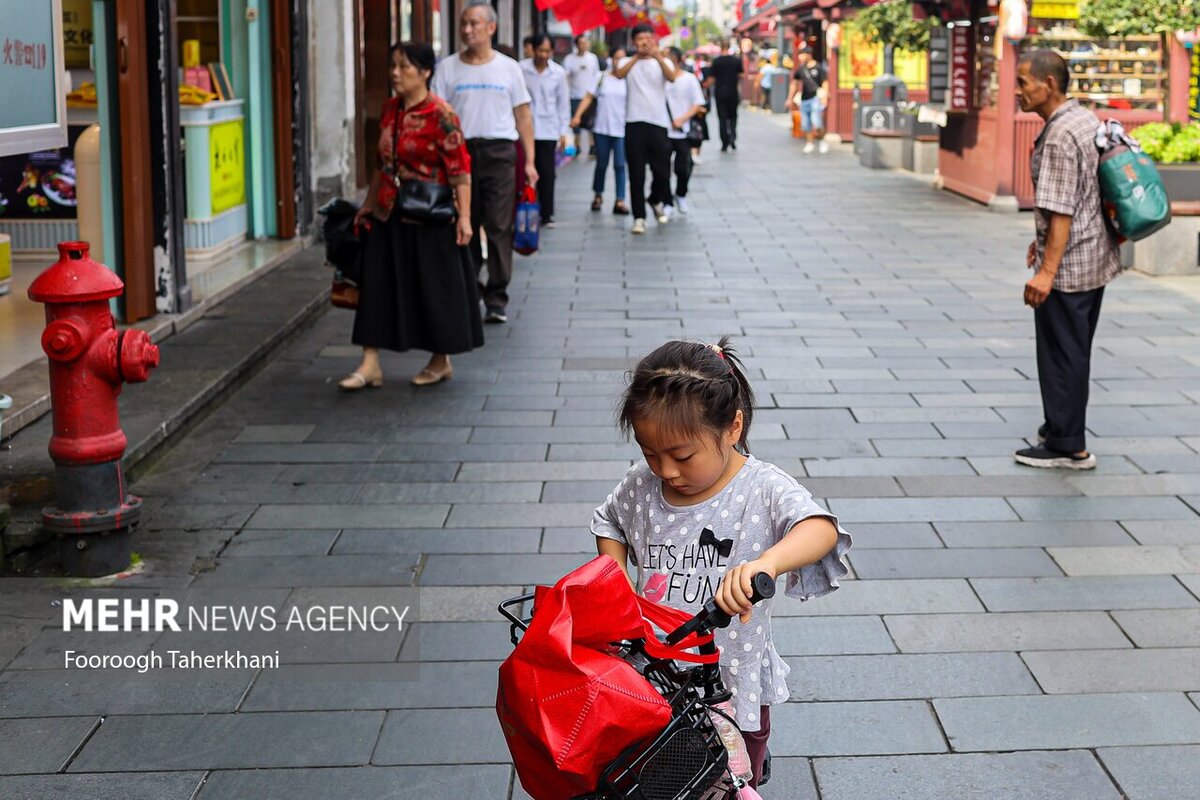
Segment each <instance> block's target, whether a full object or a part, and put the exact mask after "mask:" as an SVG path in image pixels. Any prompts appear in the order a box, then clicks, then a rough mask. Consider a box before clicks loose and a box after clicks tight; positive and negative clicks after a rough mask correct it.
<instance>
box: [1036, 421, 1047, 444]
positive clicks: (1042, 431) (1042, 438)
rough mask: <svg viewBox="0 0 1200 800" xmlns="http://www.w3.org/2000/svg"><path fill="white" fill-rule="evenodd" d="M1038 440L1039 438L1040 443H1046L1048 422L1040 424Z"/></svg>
mask: <svg viewBox="0 0 1200 800" xmlns="http://www.w3.org/2000/svg"><path fill="white" fill-rule="evenodd" d="M1037 440H1038V444H1045V443H1046V424H1045V423H1042V424H1041V425H1038V436H1037Z"/></svg>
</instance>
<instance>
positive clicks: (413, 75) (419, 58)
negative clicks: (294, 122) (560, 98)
mask: <svg viewBox="0 0 1200 800" xmlns="http://www.w3.org/2000/svg"><path fill="white" fill-rule="evenodd" d="M390 60H391V81H392V88H393V90H394V91H395V93H396V96H395V97H392V98H391V99H389V100H387V101H386V102H385V103H384V104H383V112H382V113H381V114H380V122H381V128H382V129H381V131H380V134H379V144H378V148H379V163H380V165H381V166H380V169H378V170H376V172H375V174H374V176H373V177H372V179H371V188H370V191H368V193H367V200H366V202H365V203H364V204H363V206H362V208H360V209H359V211H358V214H357V215H356V217H355V224H356V225H364V224H366V225H369V226H370V231H369V233H368V234H367V237H366V243H365V253H364V256H363V265H362V275H361V277H360V279H359V304H358V310H357V312H356V313H355V315H354V333H353V341H354V343H355V344H357V345H361V346H362V348H363V355H362V362H361V363H360V364H359V365H358V368H357V369H355V370H354V371H353V372H351V373H350V374H349V375H347V376H346V377H345V378H344V379H343V380H342V381H341V382H340V383H339V384H338V386H340V387H341V388H342V389H344V390H346V391H357V390H359V389H365V388H367V387H377V386H382V385H383V369H382V367H381V366H380V364H379V351H380V349H381V348H382V349H387V350H396V351H399V352H403V351H405V350H410V349H417V350H428V351H430V352H431V353H432V355H431V356H430V358H429V363H428V364H426V365H425V368H424V369H422V370H421V371H420V372H418V373H417V375H416V377H414V378H413V379H412V382H413V383H414V384H416V385H417V386H428V385H431V384H435V383H441V382H442V381H444V380H447V379H449V378H450V377H451V376H452V375H453V374H454V368H453V367H452V366H451V364H450V355H451V354H454V353H465V352H467V351H469V350H471V349H473V348H476V347H482V346H483V326H482V325H481V324H480V321H479V294H478V291H477V289H476V286H475V280H476V279H475V269H474V265H473V264H472V262H471V256H470V253H469V252H468V251H467V247H466V245H467V243H468V242H469V241H470V240H471V238H472V229H471V161H470V157H469V156H468V154H467V147H466V144H465V142H464V140H463V134H462V129H461V128H460V127H459V123H458V118H457V117H456V116H455V114H454V111H453V110H452V109H451V108H450V106H449V105H448V104H447V103H446V101H445V100H442V99H441V98H440V97H437V96H435V95H433V94H431V93H430V91H429V81H430V78H431V77H432V76H433V73H434V61H435V58H434V53H433V48H432V47H430V46H429V45H427V44H424V43H421V42H405V43H403V44H398V45H394V46H393V47H392V48H391V53H390ZM406 181H423V182H426V183H435V184H438V185H443V186H451V187H453V192H454V202H455V205H456V207H457V209H458V220H457V222H456V223H455V224H422V223H420V222H416V221H414V220H412V219H407V218H405V217H404V216H403V215H402V213H401V212H400V210H399V209H398V208H396V196H397V191H398V189H399V187H400V185H401V184H403V183H404V182H406Z"/></svg>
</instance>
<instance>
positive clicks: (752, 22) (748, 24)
mask: <svg viewBox="0 0 1200 800" xmlns="http://www.w3.org/2000/svg"><path fill="white" fill-rule="evenodd" d="M777 16H779V9H777V8H768V9H764V10H763V11H760V12H758V13H757V14H755V15H754V16H753V17H751V18H750V19H744V20H742V21H741V22H739V23H738V24H737V26H736V27H735V28H734V29H733V31H734V33H737V34H743V33H748V32H750V31H752V30H757V29H758V28H759V26H760V25H762V24H763V23H764V22H774V21H775V17H777Z"/></svg>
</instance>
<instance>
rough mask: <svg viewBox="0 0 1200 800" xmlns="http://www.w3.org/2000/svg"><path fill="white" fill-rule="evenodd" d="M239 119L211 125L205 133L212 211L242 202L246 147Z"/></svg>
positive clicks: (225, 208) (244, 200)
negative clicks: (207, 133) (206, 133)
mask: <svg viewBox="0 0 1200 800" xmlns="http://www.w3.org/2000/svg"><path fill="white" fill-rule="evenodd" d="M244 138H245V137H244V135H243V127H242V120H240V119H235V120H230V121H229V122H222V123H219V124H217V125H213V126H212V128H211V129H210V133H209V145H208V146H209V151H210V156H209V157H210V159H211V162H210V165H209V166H210V172H209V180H210V181H211V184H210V190H211V192H212V212H213V213H214V214H220V213H221V212H222V211H227V210H229V209H231V208H233V207H234V206H238V205H241V204H242V203H244V202H246V150H245V144H244Z"/></svg>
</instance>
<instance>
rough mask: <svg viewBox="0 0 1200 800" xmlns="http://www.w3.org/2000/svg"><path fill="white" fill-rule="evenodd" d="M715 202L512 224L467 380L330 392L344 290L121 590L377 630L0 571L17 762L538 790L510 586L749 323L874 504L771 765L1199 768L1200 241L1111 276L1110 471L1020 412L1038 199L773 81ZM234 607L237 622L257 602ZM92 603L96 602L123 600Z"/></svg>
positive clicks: (875, 774) (236, 794)
mask: <svg viewBox="0 0 1200 800" xmlns="http://www.w3.org/2000/svg"><path fill="white" fill-rule="evenodd" d="M745 117H746V119H745V120H744V122H743V126H742V127H743V136H742V140H741V149H740V150H739V151H737V152H736V153H731V154H727V155H724V156H722V155H721V154H719V153H717V152H716V151H715V149H714V148H711V147H710V148H706V153H705V158H704V163H703V164H702V165H700V166H699V167H698V168H697V171H696V176H695V178H694V180H693V182H692V185H693V191H692V194H691V197H690V198H689V199H690V201H691V205H692V207H693V208H694V211H693V212H692V213H691V214H689V215H687V216H680V217H677V218H676V220H674V221H673V222H672V223H671V224H670V225H669V226H668V227H666V228H659V227H657V226H655V225H654V223H653V222H651V224H650V229H649V231H648V232H647V234H646V235H645V236H640V237H635V236H631V235H629V233H628V231H627V226H628V221H627V220H623V219H621V218H617V217H613V216H611V215H609V214H608V213H602V214H592V213H590V212H589V211H588V210H587V204H588V203H589V201H590V199H591V196H590V190H589V187H590V172H591V164H590V163H589V162H586V161H584V162H582V163H575V164H572V165H569V166H567V167H566V168H564V170H563V171H562V173H561V177H560V181H559V193H560V199H559V205H560V212H559V215H558V221H559V225H558V227H557V228H556V229H554V230H551V231H546V232H545V233H544V234H543V235H544V250H543V252H541V253H540V254H538V255H537V256H536V257H533V258H528V259H526V258H522V259H519V260H518V262H517V274H516V278H515V282H514V284H513V287H512V294H513V302H512V306H511V308H510V318H511V322H510V324H508V325H507V326H503V327H496V326H489V327H488V328H487V330H486V335H487V345H486V347H484V348H483V349H481V350H479V351H476V352H475V353H472V354H470V355H466V356H462V357H455V369H456V374H455V378H454V380H452V381H450V382H449V383H447V384H444V385H441V386H437V387H434V388H431V389H424V390H416V389H414V388H412V387H410V386H409V385H408V383H407V377H408V376H409V375H410V374H411V373H413V372H415V371H416V370H417V369H418V368H419V367H420V366H421V365H422V364H423V360H424V354H419V353H412V354H406V355H394V354H392V355H387V356H385V358H384V365H385V369H386V371H387V383H386V385H385V386H384V388H383V389H381V390H378V391H370V392H362V393H358V394H356V395H345V394H339V393H338V392H337V391H336V389H335V386H334V381H336V380H337V379H338V378H340V377H341V376H342V375H343V374H344V373H345V372H347V371H348V370H349V369H350V368H352V367H353V366H354V364H355V363H356V361H355V356H356V351H355V348H353V347H350V346H348V342H349V330H350V323H351V318H350V315H348V314H346V313H344V312H339V311H329V312H328V313H326V314H324V315H323V316H321V317H320V318H319V319H318V320H316V321H315V323H314V324H312V325H311V326H310V327H309V328H307V329H306V330H304V331H302V332H301V333H300V334H299V335H298V336H297V337H296V338H295V339H294V340H293V341H292V342H291V343H290V345H289V346H287V347H286V348H285V349H284V350H283V351H281V353H280V354H279V355H278V356H277V357H275V358H274V359H273V360H272V361H271V363H269V364H268V365H267V366H266V367H265V368H264V369H263V371H262V372H261V373H260V374H258V375H257V376H256V377H254V378H253V379H252V380H251V381H250V382H249V383H248V384H247V385H246V386H244V387H243V388H242V389H241V390H240V391H238V392H237V393H236V394H234V395H233V396H232V397H231V398H230V399H229V400H228V401H227V402H226V403H225V404H224V405H223V406H221V407H220V408H218V409H216V410H215V411H214V413H212V414H211V416H209V417H208V418H207V419H205V420H204V421H203V422H202V423H201V424H200V425H199V426H198V427H197V428H196V429H195V430H194V431H192V432H191V433H190V434H189V435H188V437H187V438H186V439H185V440H183V441H182V442H181V443H179V444H178V446H176V447H174V448H173V449H172V450H171V451H170V452H168V453H165V454H164V455H163V456H162V457H161V458H160V460H159V461H158V463H157V464H156V465H155V466H154V468H153V469H152V470H150V471H149V472H148V473H147V474H146V475H145V476H144V477H142V478H141V479H140V480H139V481H138V483H137V484H136V486H135V490H136V491H138V492H139V493H140V494H142V495H143V496H144V497H145V498H146V502H147V514H146V519H145V525H144V526H143V528H142V529H141V530H140V531H139V532H138V534H137V537H138V538H137V543H136V549H137V550H138V552H139V553H140V554H141V555H142V557H143V558H144V569H143V571H142V572H140V573H139V574H136V575H134V576H132V577H130V578H128V579H125V580H123V581H121V582H120V583H119V585H118V586H116V587H111V588H109V589H107V590H106V591H107V594H108V595H110V596H118V597H120V596H132V597H138V598H140V597H152V596H155V595H164V596H174V595H175V594H176V593H179V592H181V591H183V590H191V591H194V592H197V593H201V592H202V593H203V597H205V598H208V600H209V601H210V602H226V603H235V602H247V598H251V599H252V601H253V602H254V603H257V604H259V605H263V604H272V605H275V606H278V607H281V608H293V607H294V608H311V607H312V606H314V605H319V604H321V603H326V604H329V603H346V604H364V603H375V602H389V603H395V602H406V601H403V600H402V599H400V600H398V599H397V598H403V597H407V596H409V595H405V594H404V591H405V590H406V589H407V591H408V592H410V593H412V592H414V589H413V588H412V587H416V590H415V591H416V593H417V594H419V598H420V603H419V610H417V611H415V613H419V615H420V616H419V618H420V620H421V621H420V622H419V623H418V624H415V625H411V624H410V625H407V626H406V627H405V628H404V629H403V631H400V632H398V631H395V630H392V631H389V632H387V633H372V632H366V633H363V632H359V633H352V634H337V635H334V634H323V633H322V632H320V631H310V632H308V633H305V634H291V633H288V634H286V635H284V634H280V633H275V634H271V633H256V634H254V635H253V636H249V637H248V638H247V635H246V634H235V633H229V634H227V635H224V636H211V635H210V636H209V637H208V638H205V639H203V640H201V637H197V636H196V635H194V634H190V633H187V632H184V633H172V632H167V633H163V634H161V635H160V634H157V633H136V634H133V633H131V634H97V633H91V634H89V633H81V632H71V633H64V632H63V631H62V630H61V625H60V622H59V619H60V617H59V615H60V610H59V608H58V606H57V605H55V602H56V601H57V600H60V599H61V598H63V597H64V596H74V595H78V594H81V593H82V591H83V589H82V588H80V587H77V586H69V585H63V584H59V583H55V582H50V581H33V580H20V579H11V578H10V579H4V580H0V669H2V670H3V672H0V797H2V798H6V800H7V799H8V798H21V799H24V798H39V799H40V800H44V799H45V798H77V797H89V798H122V799H123V800H127V799H128V798H153V799H154V800H177V799H178V800H223V798H239V799H245V798H254V799H258V798H289V799H290V798H322V799H323V800H324V799H325V798H355V800H370V799H373V798H379V799H380V800H382V798H393V799H396V798H412V799H413V800H415V799H416V798H422V800H424V798H430V797H455V798H472V799H474V798H479V800H519V799H520V798H526V797H527V795H526V794H525V793H524V792H523V790H522V789H521V787H520V785H519V783H518V782H516V780H515V775H514V771H513V769H512V767H511V764H510V762H509V759H508V756H507V751H506V749H505V747H504V742H503V739H502V737H501V735H500V731H499V727H498V725H497V723H496V719H495V714H494V711H493V709H492V705H493V702H494V693H495V680H496V668H497V666H498V664H499V662H500V661H501V660H502V659H503V658H504V657H505V656H506V655H507V654H508V653H509V652H510V651H511V644H510V642H509V640H508V629H507V627H506V626H505V625H504V624H502V623H501V621H500V618H499V617H498V615H497V614H496V611H495V606H496V604H497V602H499V601H500V600H502V599H504V598H506V597H509V596H512V595H515V594H519V593H521V591H522V590H523V589H524V588H526V587H528V586H530V585H532V584H535V583H548V582H552V581H554V580H556V579H557V578H558V577H560V576H561V575H562V573H563V572H565V571H567V570H569V569H571V568H572V567H574V566H576V565H578V564H580V563H582V562H583V561H585V560H586V559H587V558H589V557H590V555H591V554H592V553H593V552H594V550H593V544H592V542H591V540H590V538H589V535H588V533H587V524H588V521H589V516H590V512H591V509H592V508H593V507H594V506H595V505H596V504H597V503H599V502H600V501H601V500H603V498H604V496H605V494H606V493H607V491H608V489H609V487H610V486H611V485H612V484H613V483H614V482H615V481H616V480H617V479H618V478H619V477H620V476H621V474H622V473H623V472H624V470H625V468H626V467H627V466H628V465H629V464H630V463H631V461H632V460H634V459H635V458H637V457H638V453H637V450H636V448H635V447H633V446H631V445H630V444H628V443H626V442H624V441H622V440H621V438H620V437H619V435H618V433H617V431H616V429H615V427H614V425H613V409H614V404H615V401H616V398H617V396H618V394H619V392H620V390H621V388H622V380H623V374H624V371H625V370H626V369H628V368H629V367H630V366H631V365H632V364H633V363H634V362H635V361H636V359H637V357H638V356H639V355H641V354H642V353H644V352H646V351H648V350H649V349H651V348H652V347H654V346H656V345H658V344H659V343H661V342H662V341H664V340H665V339H666V338H668V337H678V336H688V337H699V338H702V339H705V340H714V339H715V338H716V337H718V336H720V335H721V334H724V333H731V334H734V335H735V337H736V339H735V341H736V344H737V345H738V347H739V348H740V349H741V351H742V353H743V354H744V355H745V359H746V364H747V366H748V368H749V371H750V376H751V379H752V382H753V384H754V388H755V391H756V393H757V395H758V399H759V403H760V408H761V410H760V413H759V414H758V415H757V418H756V421H755V425H754V429H753V430H752V435H751V437H750V442H751V445H752V448H753V449H754V451H755V452H756V453H757V454H758V455H760V457H762V458H766V459H769V460H773V461H776V462H777V463H779V464H780V465H781V466H783V467H784V468H785V469H787V470H789V471H791V472H792V473H794V474H795V475H797V476H798V477H799V478H800V479H801V480H802V481H803V482H806V483H808V485H810V487H811V488H812V490H813V492H814V494H815V496H817V497H820V498H823V499H824V500H825V501H826V502H827V503H828V504H829V506H830V507H831V508H832V510H834V511H835V512H837V513H838V514H839V515H840V516H841V519H842V522H843V524H844V525H845V527H846V528H847V529H849V530H850V531H851V532H852V533H854V534H855V536H856V546H855V549H854V551H853V552H852V554H851V556H850V562H851V565H852V568H853V570H854V573H855V579H854V580H848V581H846V582H845V583H844V585H843V588H842V589H841V590H840V591H839V592H837V593H836V594H834V595H833V596H831V597H828V598H825V599H822V600H819V601H815V602H812V603H809V604H803V605H801V604H799V603H795V602H781V603H779V604H778V607H777V609H776V611H777V617H776V620H775V627H776V638H777V641H778V643H779V646H780V649H781V652H782V653H783V655H784V656H785V657H786V658H788V660H789V661H790V662H791V664H792V665H793V667H794V670H793V672H792V676H791V685H792V692H793V696H792V702H791V703H789V704H787V705H786V706H784V707H781V708H778V709H777V711H776V713H775V714H774V715H773V717H774V728H775V732H774V735H773V736H772V742H771V744H772V751H773V753H774V756H775V762H774V763H775V769H774V774H775V777H774V778H773V780H772V782H771V783H770V784H769V785H768V786H767V787H765V788H764V789H763V796H764V797H765V798H767V799H768V800H771V799H772V798H774V799H775V800H784V799H785V798H786V799H787V800H792V798H805V800H807V799H808V798H822V799H823V800H851V799H852V798H853V799H854V800H865V799H868V798H878V799H879V800H892V799H893V798H914V799H915V798H955V799H957V798H968V797H1006V798H1031V799H1032V798H1037V799H1038V800H1047V799H1049V798H1064V799H1065V798H1072V799H1074V798H1088V800H1093V799H1099V798H1120V797H1128V798H1135V799H1136V800H1153V799H1156V798H1179V797H1187V796H1192V795H1193V794H1194V789H1195V787H1196V786H1197V785H1200V757H1198V755H1200V408H1198V407H1197V402H1198V401H1200V279H1195V280H1193V281H1191V282H1188V281H1180V280H1174V281H1155V280H1152V279H1149V278H1146V277H1143V276H1139V275H1126V276H1123V277H1122V278H1121V279H1120V280H1118V281H1117V282H1116V283H1115V284H1114V285H1113V286H1112V287H1111V288H1110V290H1109V291H1108V293H1107V294H1106V297H1105V307H1104V311H1103V314H1102V322H1101V327H1100V331H1099V334H1098V336H1097V341H1096V359H1095V368H1094V374H1093V383H1092V412H1091V415H1090V433H1091V438H1090V445H1091V447H1092V448H1093V449H1094V450H1095V451H1096V452H1097V453H1098V454H1099V458H1100V468H1099V469H1098V470H1097V471H1096V472H1095V474H1068V475H1062V474H1041V473H1037V474H1034V473H1031V472H1030V471H1028V470H1027V469H1025V468H1022V467H1019V466H1017V465H1015V464H1013V463H1012V460H1011V452H1012V451H1013V450H1014V449H1016V448H1018V447H1021V446H1023V444H1024V442H1025V441H1027V440H1029V439H1030V438H1032V437H1033V436H1034V433H1035V430H1036V428H1037V425H1038V422H1039V421H1040V420H1039V416H1040V399H1039V395H1038V390H1037V382H1036V368H1035V363H1034V349H1033V341H1032V320H1031V316H1030V312H1029V311H1028V309H1026V308H1024V307H1023V306H1022V304H1021V300H1020V298H1021V287H1022V284H1023V282H1024V280H1025V275H1026V272H1025V270H1024V268H1023V255H1024V251H1025V247H1026V246H1027V244H1028V241H1029V238H1030V236H1031V235H1032V220H1031V218H1030V217H1029V216H1028V215H1012V216H1006V215H998V214H992V213H989V212H987V211H986V210H984V209H982V208H980V207H978V206H976V205H973V204H971V203H969V202H966V201H964V200H961V199H958V198H955V197H953V196H950V195H947V194H943V193H938V192H936V191H934V190H932V189H931V188H930V187H929V186H928V185H927V184H925V183H923V182H922V181H920V180H916V179H913V178H911V177H909V176H905V175H902V174H898V173H888V172H884V173H878V172H871V171H868V170H865V169H863V168H861V167H859V165H858V164H857V162H856V161H855V160H854V159H853V158H852V157H851V156H850V155H849V154H848V153H844V152H839V153H832V154H830V155H829V156H827V157H815V156H803V155H802V154H801V153H800V150H799V146H798V145H797V143H796V142H795V141H793V140H791V139H789V138H788V137H787V134H786V130H785V129H784V128H783V127H782V126H781V125H780V124H779V121H778V120H774V119H768V118H766V117H764V116H763V115H759V114H749V113H748V114H746V115H745ZM239 636H240V637H241V638H239ZM98 637H100V638H98ZM233 646H237V647H242V648H244V649H247V650H254V651H260V650H261V651H269V650H274V649H276V648H279V649H280V650H283V651H284V653H285V654H284V657H283V662H284V663H283V665H282V666H281V667H280V668H278V669H270V668H261V669H257V668H247V669H220V670H216V669H214V670H199V671H182V670H170V669H163V670H151V671H148V672H146V673H145V674H139V673H138V672H136V671H134V670H124V671H107V672H102V671H87V670H78V669H70V670H68V669H65V668H64V653H65V651H67V650H77V651H79V652H81V653H84V654H97V653H116V652H120V653H128V654H131V655H144V654H146V653H149V652H152V651H156V650H159V651H165V650H166V649H168V648H171V649H183V650H186V649H197V650H202V649H205V648H207V649H208V650H212V649H214V648H216V649H217V650H219V649H220V648H222V647H233Z"/></svg>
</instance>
